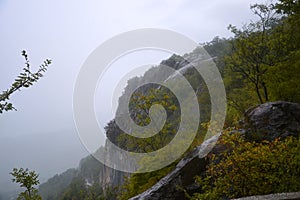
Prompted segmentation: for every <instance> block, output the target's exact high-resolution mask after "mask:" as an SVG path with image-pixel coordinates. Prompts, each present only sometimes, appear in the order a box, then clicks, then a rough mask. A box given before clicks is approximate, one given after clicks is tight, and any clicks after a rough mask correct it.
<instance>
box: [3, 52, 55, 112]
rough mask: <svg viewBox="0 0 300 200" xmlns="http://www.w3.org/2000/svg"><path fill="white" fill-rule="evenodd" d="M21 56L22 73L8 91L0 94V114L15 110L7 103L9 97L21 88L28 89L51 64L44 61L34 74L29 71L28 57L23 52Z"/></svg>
mask: <svg viewBox="0 0 300 200" xmlns="http://www.w3.org/2000/svg"><path fill="white" fill-rule="evenodd" d="M22 56H23V57H24V59H25V67H24V68H23V72H21V73H20V74H19V76H18V77H17V78H16V79H15V82H14V83H13V84H12V85H11V87H10V88H9V89H7V90H5V91H3V92H2V93H0V114H1V113H3V111H10V110H16V108H14V107H13V105H12V103H10V102H9V98H10V95H11V94H13V93H15V92H16V91H17V90H21V89H22V88H28V87H29V86H31V85H33V83H34V82H37V81H38V80H39V79H40V78H41V77H43V73H44V72H46V70H47V67H48V66H49V65H50V64H51V60H49V59H46V60H45V61H44V63H43V64H41V65H40V67H39V69H38V70H37V71H36V72H32V71H31V70H30V63H29V59H28V55H27V53H26V51H25V50H23V51H22Z"/></svg>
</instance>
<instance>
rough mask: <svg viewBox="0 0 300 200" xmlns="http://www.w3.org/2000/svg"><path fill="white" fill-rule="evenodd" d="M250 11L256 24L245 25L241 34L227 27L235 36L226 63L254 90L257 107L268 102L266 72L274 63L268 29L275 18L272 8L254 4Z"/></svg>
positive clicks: (237, 30) (272, 24) (270, 28)
mask: <svg viewBox="0 0 300 200" xmlns="http://www.w3.org/2000/svg"><path fill="white" fill-rule="evenodd" d="M251 9H252V11H253V12H254V14H256V15H257V16H258V17H259V20H258V21H256V22H251V23H249V24H248V25H245V26H244V27H243V28H242V30H239V29H237V28H236V27H235V26H232V25H230V26H229V27H228V28H229V30H231V32H233V33H234V34H235V38H234V40H233V41H232V48H233V51H232V52H233V53H232V54H231V55H229V56H228V57H227V59H226V63H227V65H228V66H229V67H230V68H231V70H232V71H233V72H237V73H240V74H241V75H242V78H244V79H245V80H246V81H247V82H248V83H250V85H252V86H253V87H254V90H255V92H256V95H257V97H258V99H259V102H260V103H264V102H266V101H269V93H268V87H267V81H266V78H267V72H268V68H269V66H272V65H273V64H274V62H275V60H276V54H274V53H273V52H272V48H271V46H270V41H271V39H270V35H271V34H272V30H273V29H272V28H273V27H274V26H276V24H277V22H278V18H276V12H275V11H274V6H273V4H270V5H263V4H255V5H253V6H251Z"/></svg>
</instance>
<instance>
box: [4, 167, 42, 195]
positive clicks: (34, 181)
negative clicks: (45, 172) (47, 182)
mask: <svg viewBox="0 0 300 200" xmlns="http://www.w3.org/2000/svg"><path fill="white" fill-rule="evenodd" d="M10 174H11V175H12V176H13V177H14V178H13V179H12V181H13V182H15V183H19V184H20V187H23V188H25V189H26V190H25V191H24V192H21V193H20V194H19V196H18V198H17V200H41V199H42V198H41V196H40V195H38V193H37V192H38V191H37V189H36V188H35V187H34V186H36V185H38V184H39V183H40V181H39V179H38V177H39V175H38V174H37V173H36V172H35V171H29V170H28V169H23V168H20V169H17V168H14V169H13V171H12V172H11V173H10Z"/></svg>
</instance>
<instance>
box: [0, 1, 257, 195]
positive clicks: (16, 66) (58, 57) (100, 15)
mask: <svg viewBox="0 0 300 200" xmlns="http://www.w3.org/2000/svg"><path fill="white" fill-rule="evenodd" d="M257 2H259V1H241V0H227V1H223V0H193V1H192V0H165V1H162V0H151V1H150V0H144V1H141V0H127V1H115V0H111V1H104V0H87V1H79V0H72V1H71V0H65V1H58V0H42V1H33V0H27V1H17V0H0V30H1V31H0V44H1V45H0V63H1V74H0V89H1V90H4V89H7V88H8V87H9V86H10V84H11V83H12V82H13V80H14V78H15V77H16V76H17V75H18V73H19V72H21V69H22V68H23V67H24V65H23V63H24V60H23V58H22V57H21V51H22V50H23V49H24V50H27V51H28V54H29V59H30V61H31V64H32V66H33V68H32V70H34V69H36V68H35V67H37V66H38V65H39V64H40V63H42V61H43V60H44V59H46V58H50V59H52V60H53V64H52V65H51V66H50V68H49V70H48V71H47V73H46V75H45V77H44V78H42V79H41V80H40V81H39V82H38V83H37V84H35V85H34V86H33V87H31V88H30V89H27V90H23V91H21V92H18V93H16V94H14V95H13V96H12V97H11V101H12V102H13V104H14V106H15V107H16V108H17V109H18V111H17V112H14V111H12V112H8V113H5V114H2V115H0V160H1V164H0V188H4V190H5V186H4V183H5V182H7V181H9V175H8V173H9V171H11V169H12V168H13V167H25V168H26V167H28V168H31V169H35V170H36V171H37V172H39V173H40V177H41V179H42V181H44V180H45V179H46V178H48V177H49V176H52V175H54V174H56V173H60V172H62V171H63V170H65V169H67V168H69V167H75V166H76V165H77V163H78V162H79V160H80V158H82V157H83V156H85V155H87V154H88V153H87V152H86V150H85V148H84V147H83V145H82V144H81V143H80V140H79V138H78V135H77V133H76V128H75V124H74V121H73V113H72V94H73V89H74V83H75V81H76V76H77V74H78V72H79V70H80V67H81V65H82V64H83V62H84V61H85V59H86V58H87V57H88V55H89V54H90V53H91V52H92V51H93V50H94V49H95V48H96V47H97V46H98V45H100V44H101V43H102V42H104V41H105V40H107V39H109V38H111V37H113V36H115V35H117V34H120V33H122V32H125V31H130V30H133V29H138V28H164V29H171V30H173V31H176V32H179V33H181V34H184V35H186V36H188V37H190V38H191V39H193V40H194V41H197V42H205V41H210V40H211V39H212V38H213V37H214V36H221V37H230V36H232V35H231V33H230V32H229V31H228V30H227V26H228V25H229V24H233V25H238V26H241V25H242V23H246V22H249V20H251V19H254V16H253V14H252V12H251V11H250V10H249V6H250V3H257ZM148 53H149V52H148ZM168 56H169V55H168V54H166V53H161V52H150V53H149V54H147V53H144V54H143V55H138V54H137V55H136V57H135V56H129V58H127V59H126V58H124V59H123V60H120V61H119V62H118V63H116V64H115V66H114V68H113V67H112V69H111V70H110V71H109V73H108V74H107V77H106V79H104V81H105V80H106V82H104V83H101V85H99V87H98V89H99V90H101V91H102V92H103V93H104V94H106V95H107V97H106V96H105V95H101V97H103V98H104V99H105V101H104V103H103V102H102V101H101V105H96V107H97V108H99V109H100V111H99V112H98V113H99V115H98V117H99V120H100V121H101V123H102V124H105V123H106V121H108V120H110V119H111V118H112V117H113V114H112V112H111V111H110V110H108V109H107V108H109V106H110V105H108V106H107V105H103V106H102V104H106V103H110V102H111V100H110V97H108V96H109V95H110V92H111V91H112V90H113V88H114V85H115V84H116V83H117V82H118V81H119V80H120V79H121V78H122V76H123V75H124V73H125V74H126V73H127V72H129V71H130V70H132V69H133V68H132V67H135V66H138V65H141V64H143V62H144V63H145V64H149V63H153V64H158V63H159V62H160V60H161V59H166V58H167V57H168ZM121 61H123V62H121ZM120 68H122V70H120ZM124 86H125V85H124ZM101 109H103V110H101ZM0 192H1V191H0Z"/></svg>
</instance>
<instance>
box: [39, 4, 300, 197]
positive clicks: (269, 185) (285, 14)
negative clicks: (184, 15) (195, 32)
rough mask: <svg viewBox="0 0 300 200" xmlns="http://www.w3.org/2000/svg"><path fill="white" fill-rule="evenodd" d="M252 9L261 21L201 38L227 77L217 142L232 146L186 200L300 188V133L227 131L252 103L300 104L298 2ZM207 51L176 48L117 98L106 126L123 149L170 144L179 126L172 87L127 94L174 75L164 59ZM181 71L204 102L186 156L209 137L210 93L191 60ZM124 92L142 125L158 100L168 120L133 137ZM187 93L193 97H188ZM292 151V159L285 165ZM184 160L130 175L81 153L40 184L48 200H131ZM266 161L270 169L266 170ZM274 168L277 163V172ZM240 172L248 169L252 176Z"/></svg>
mask: <svg viewBox="0 0 300 200" xmlns="http://www.w3.org/2000/svg"><path fill="white" fill-rule="evenodd" d="M250 9H251V10H252V11H253V12H254V14H255V15H256V16H257V21H251V22H248V23H247V24H245V25H244V26H243V27H241V28H239V27H236V26H234V25H229V27H228V29H229V31H231V32H232V33H233V34H234V37H232V38H220V37H215V38H214V39H213V40H212V41H210V42H207V43H205V44H202V45H203V47H204V49H205V50H206V51H207V53H208V54H209V55H210V57H211V58H212V59H213V61H214V63H215V64H216V66H217V67H218V69H219V71H220V73H221V75H222V78H223V81H224V84H225V89H226V95H227V115H226V120H225V125H224V131H223V137H222V139H221V140H220V141H219V143H223V144H225V145H227V146H230V149H231V151H230V152H226V153H223V154H222V155H214V156H213V157H212V158H211V164H210V165H208V168H207V171H206V173H205V174H204V175H203V176H197V177H194V178H195V181H196V182H197V183H199V184H200V185H201V189H199V191H197V192H195V193H194V194H186V198H188V199H222V198H225V199H226V198H236V197H241V196H248V195H258V194H269V193H274V192H296V191H300V179H299V177H300V171H299V169H300V164H299V163H300V157H299V155H300V154H299V151H300V146H299V139H297V138H293V137H289V138H286V139H285V140H275V141H264V142H262V143H260V142H257V141H246V140H244V138H243V137H242V136H241V135H239V134H237V135H231V134H229V133H230V131H231V130H235V129H237V127H238V126H239V121H240V120H241V119H243V115H244V113H245V111H246V110H247V109H248V108H250V107H251V106H255V105H258V104H262V103H265V102H271V101H279V100H282V101H289V102H295V103H300V86H299V81H300V42H299V41H300V4H299V1H298V0H279V2H278V3H276V4H255V5H252V6H251V8H250ZM202 53H203V52H202V51H201V49H200V48H199V49H195V50H194V51H193V52H190V53H188V54H186V55H183V56H181V55H172V56H171V57H170V58H169V59H167V60H164V61H162V62H161V63H160V64H159V65H158V66H153V67H152V68H151V69H149V70H148V71H147V72H146V73H145V74H144V75H143V76H141V77H135V78H133V79H131V80H129V81H128V84H127V86H126V88H125V90H124V93H123V96H121V97H120V99H119V110H118V111H117V115H116V116H115V119H114V120H112V121H110V122H109V123H108V124H107V126H106V127H105V130H106V136H107V138H108V139H109V140H110V141H111V142H112V143H114V144H115V145H117V146H119V147H121V148H122V149H126V150H128V151H131V152H139V153H147V152H152V151H155V150H157V149H159V148H162V147H164V146H165V145H167V144H169V143H170V141H171V140H172V139H173V138H174V137H175V134H176V132H177V130H178V129H179V127H178V126H179V121H180V115H181V112H180V105H179V102H178V100H177V99H176V96H174V94H173V93H172V92H170V91H169V90H168V88H166V87H162V86H159V85H157V84H146V85H144V86H143V87H140V88H138V89H137V90H135V91H134V92H133V95H132V96H130V97H128V95H129V94H131V93H132V90H133V89H134V88H135V87H136V85H142V84H143V83H146V82H147V81H148V80H153V79H154V80H155V79H157V80H156V81H165V80H166V79H168V78H169V77H171V76H172V74H171V73H168V72H166V71H165V70H163V66H168V67H171V68H173V69H175V70H179V71H180V69H183V68H184V67H185V66H187V65H188V64H189V62H188V61H187V60H189V59H188V58H193V57H197V56H199V55H202ZM208 65H209V64H208ZM180 72H181V73H182V74H183V76H184V77H185V78H186V79H187V80H188V81H189V83H190V84H191V86H192V88H193V90H194V92H195V94H196V96H197V100H198V102H199V105H205V106H200V112H201V123H200V124H199V128H198V131H197V135H196V137H195V138H194V140H193V142H192V145H191V146H190V147H189V148H188V150H187V151H186V153H185V154H184V155H182V156H181V158H183V157H184V156H186V155H187V154H188V153H189V152H190V151H191V150H192V149H194V148H195V147H197V146H198V145H200V144H201V143H202V142H203V140H204V136H205V133H206V132H207V128H208V126H209V125H210V124H209V123H210V118H211V112H210V110H211V100H210V96H209V91H208V88H207V86H206V84H205V81H204V80H203V78H202V77H201V75H200V74H199V73H198V72H197V70H195V69H194V68H193V67H190V68H187V69H185V70H182V71H180ZM175 78H176V77H175ZM174 84H175V86H174V87H178V88H180V87H181V83H180V81H179V82H175V83H174ZM126 98H130V102H129V110H130V116H131V118H132V119H133V120H134V122H135V123H136V124H138V125H140V126H145V125H147V124H149V123H150V117H149V109H150V107H151V106H152V105H154V104H161V105H163V107H164V108H165V110H166V115H167V120H166V122H165V124H164V126H163V127H162V129H161V130H160V131H159V133H158V134H157V135H155V136H153V137H149V138H142V139H141V138H135V137H133V136H129V135H128V134H126V133H125V132H124V131H122V130H121V129H120V128H119V127H118V125H117V123H116V120H119V121H123V122H124V124H126V123H127V122H126V118H122V117H123V116H122V111H121V110H120V109H121V108H122V107H123V106H122V104H124V99H126ZM189 98H191V97H186V99H189ZM191 109H192V108H191ZM117 118H119V119H117ZM187 127H188V125H187ZM187 132H188V130H187ZM178 148H180V147H178ZM283 149H284V151H283ZM173 150H174V151H176V149H173ZM257 152H259V155H260V157H259V158H258V157H257V155H258V154H257ZM95 154H97V152H96V153H95ZM169 156H172V155H164V156H161V157H160V159H162V160H163V159H167V158H166V157H169ZM245 157H247V158H249V159H248V160H247V161H246V162H244V164H243V165H240V166H239V169H237V168H235V165H234V164H233V162H236V161H237V162H239V161H241V160H243V158H245ZM287 157H289V158H290V162H289V163H288V164H287V165H284V166H283V165H282V163H285V159H286V158H287ZM181 158H180V159H181ZM178 161H179V159H177V160H176V161H175V162H173V163H172V164H170V165H168V166H167V167H165V168H163V169H160V170H157V171H152V172H148V173H135V174H128V173H122V172H117V171H114V170H113V169H107V168H106V167H105V166H104V165H103V164H101V163H99V162H98V161H97V160H96V159H95V158H94V157H93V156H92V155H91V156H88V157H86V158H84V159H82V160H81V162H80V165H79V167H78V168H77V169H69V170H67V171H66V172H64V173H63V174H60V175H55V176H54V177H53V178H51V179H49V180H48V181H47V182H46V183H44V184H41V185H40V187H39V193H40V195H41V196H42V197H43V199H46V200H47V199H48V200H51V199H62V200H71V199H72V200H76V199H77V200H92V199H93V200H94V199H129V198H131V197H133V196H136V195H138V194H140V193H142V192H143V191H145V190H147V189H148V188H150V187H151V186H152V185H154V184H155V183H156V182H157V181H159V180H160V179H161V178H162V177H164V176H165V175H167V174H168V173H169V172H170V171H171V170H173V169H174V167H175V165H176V164H177V162H178ZM266 163H271V164H272V166H266V165H267V164H266ZM139 164H140V165H139V166H140V168H139V169H137V171H139V170H141V171H143V169H145V168H147V167H148V166H149V165H151V160H141V163H139ZM262 167H263V168H265V169H266V170H265V171H261V170H260V169H261V168H262ZM268 167H269V168H268ZM240 168H241V169H242V170H241V169H240ZM250 168H251V169H252V170H249V169H250ZM273 169H277V172H276V174H274V170H273ZM241 171H242V172H245V173H247V176H246V178H245V176H244V174H241ZM105 173H109V174H112V175H111V176H109V177H110V178H111V177H113V178H111V180H106V181H105V180H101V178H100V177H105ZM286 174H288V176H286ZM233 177H235V178H234V180H233ZM284 177H285V178H284ZM244 179H245V180H244ZM257 180H260V181H261V182H263V184H261V185H259V189H257V187H258V185H257V184H251V183H252V182H255V181H257Z"/></svg>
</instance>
